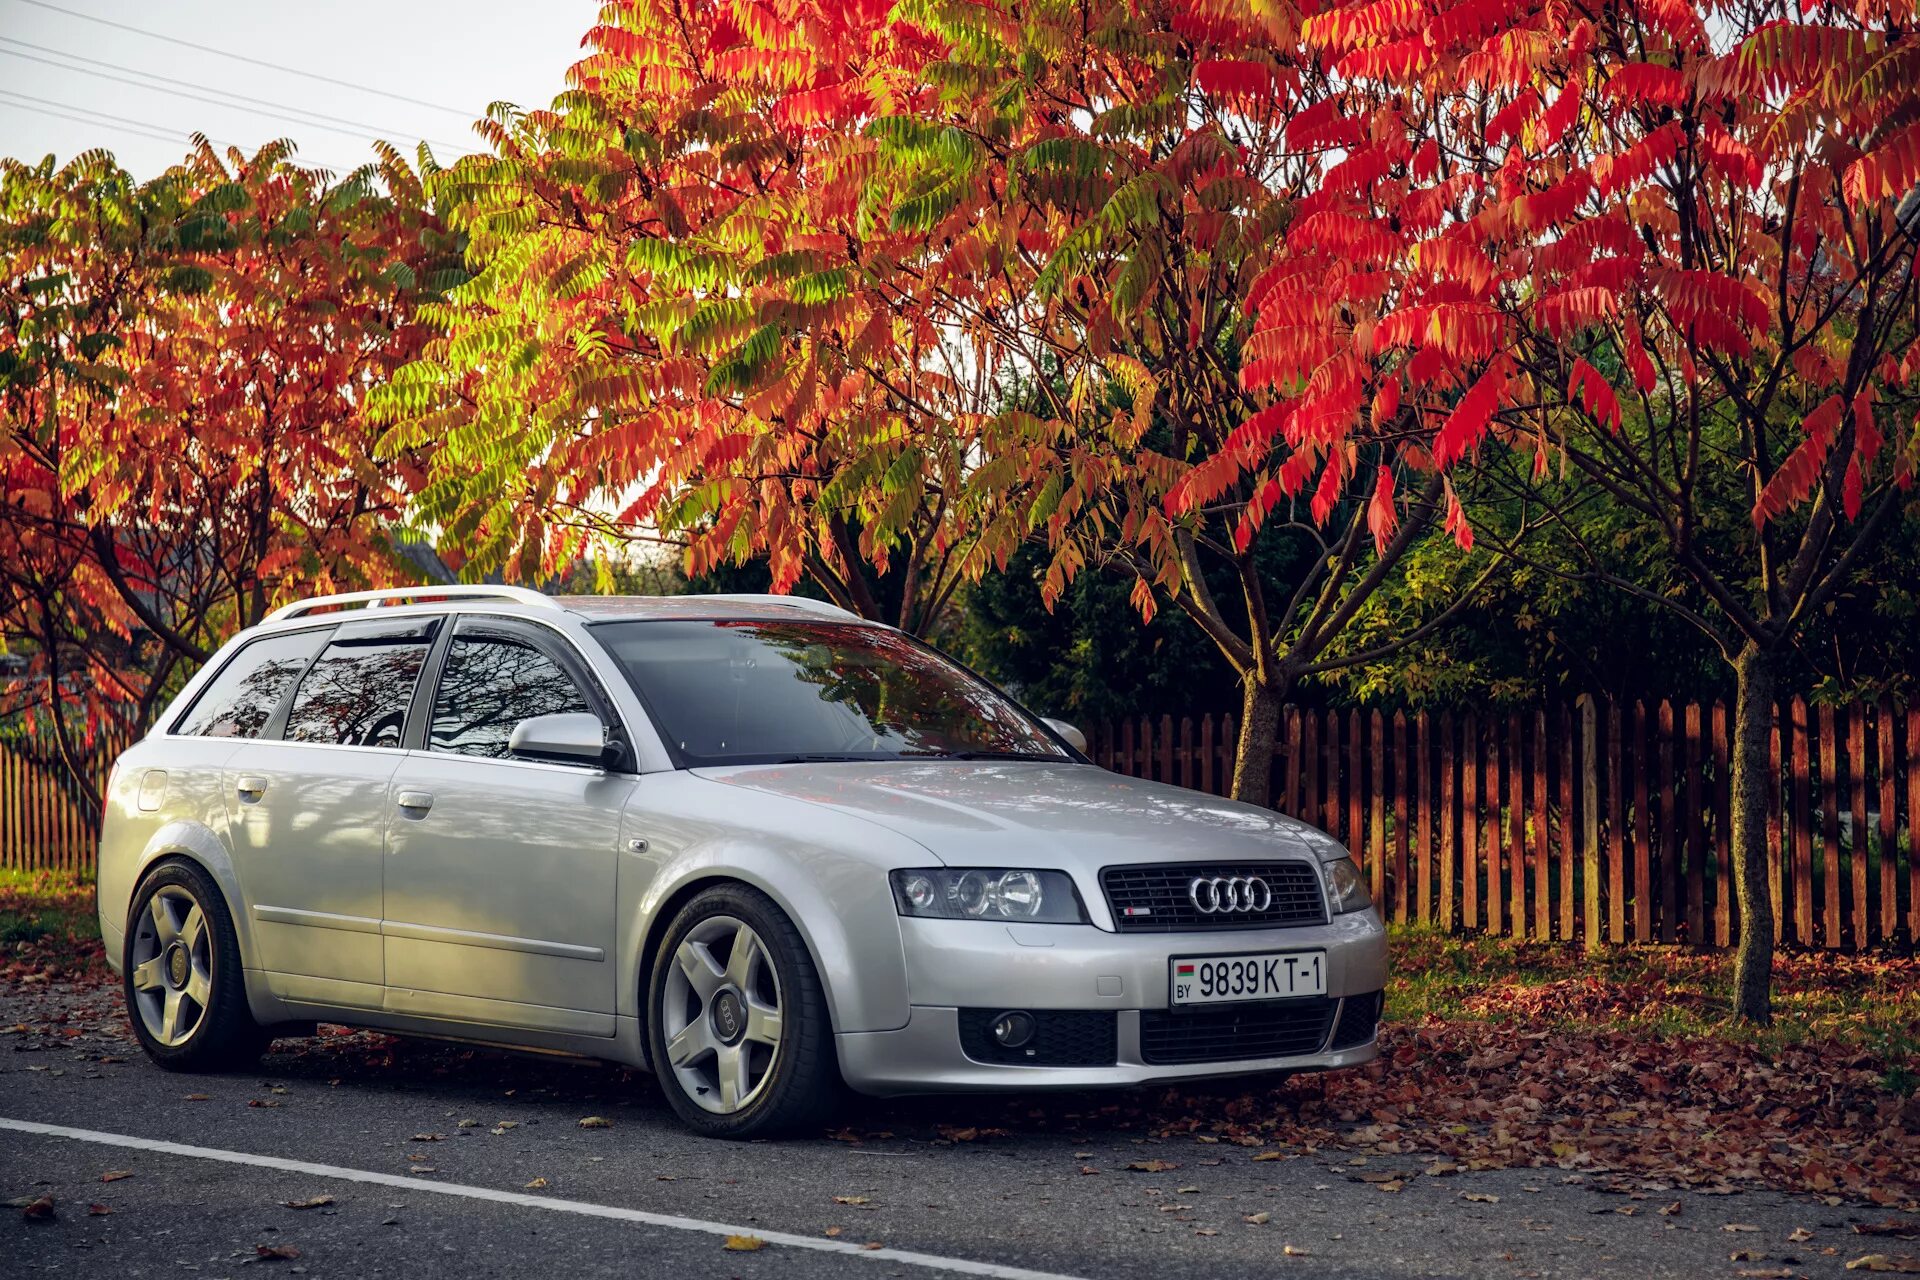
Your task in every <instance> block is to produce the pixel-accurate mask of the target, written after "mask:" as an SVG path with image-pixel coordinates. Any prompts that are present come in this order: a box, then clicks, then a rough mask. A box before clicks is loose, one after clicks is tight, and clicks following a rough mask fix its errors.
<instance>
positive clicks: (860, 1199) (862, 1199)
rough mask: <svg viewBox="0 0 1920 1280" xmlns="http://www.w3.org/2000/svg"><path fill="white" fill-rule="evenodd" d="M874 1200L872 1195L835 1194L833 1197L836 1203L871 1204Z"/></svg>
mask: <svg viewBox="0 0 1920 1280" xmlns="http://www.w3.org/2000/svg"><path fill="white" fill-rule="evenodd" d="M872 1201H873V1197H872V1196H835V1197H834V1198H833V1202H834V1203H835V1204H870V1203H872Z"/></svg>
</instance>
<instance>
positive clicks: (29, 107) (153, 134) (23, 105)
mask: <svg viewBox="0 0 1920 1280" xmlns="http://www.w3.org/2000/svg"><path fill="white" fill-rule="evenodd" d="M25 96H26V95H24V94H16V93H14V92H13V91H12V90H11V89H0V97H5V98H24V97H25ZM35 101H40V100H38V99H36V100H35ZM12 105H13V106H16V107H19V108H20V109H21V110H22V111H37V112H39V113H40V114H41V115H43V116H57V117H58V118H60V119H62V120H71V121H73V122H74V123H75V124H86V125H95V126H98V125H100V124H102V123H104V122H103V121H101V120H98V119H89V118H88V117H87V116H84V115H80V114H77V113H78V112H79V111H80V110H82V108H78V107H76V108H74V109H72V110H56V109H55V108H53V107H43V106H36V105H35V103H34V102H15V103H13V104H12ZM111 123H114V124H118V125H120V126H121V127H122V128H125V129H128V130H130V131H132V132H133V133H134V134H135V135H136V136H138V137H142V138H151V139H153V140H154V141H155V142H185V141H186V140H187V135H186V134H184V133H178V134H174V133H161V132H160V131H159V130H157V129H145V128H142V127H141V126H139V125H137V124H135V123H134V122H133V121H131V120H115V121H112V122H111Z"/></svg>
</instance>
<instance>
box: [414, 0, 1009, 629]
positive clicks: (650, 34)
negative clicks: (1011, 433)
mask: <svg viewBox="0 0 1920 1280" xmlns="http://www.w3.org/2000/svg"><path fill="white" fill-rule="evenodd" d="M888 9H889V5H888V4H887V3H883V2H880V0H862V2H861V3H855V4H844V3H838V2H834V3H822V2H820V0H753V2H732V0H641V2H640V3H634V4H627V5H618V6H609V7H608V8H607V9H606V10H605V11H604V13H603V15H602V17H603V21H602V22H601V23H600V25H598V26H596V27H594V28H593V30H591V31H590V32H589V33H588V34H587V37H586V40H585V45H586V48H587V53H586V56H585V57H584V58H583V59H582V60H581V62H580V63H578V64H577V65H576V66H575V67H574V68H573V69H572V71H571V73H570V77H569V78H570V83H571V84H572V88H571V89H570V90H569V91H568V92H566V93H564V94H562V95H561V96H560V97H559V98H557V99H556V100H555V101H554V103H553V105H552V106H551V108H549V109H545V110H537V111H531V112H527V113H524V114H521V113H514V112H503V113H502V114H500V115H499V116H497V117H496V118H495V119H493V120H491V121H489V122H488V124H487V127H488V128H489V129H490V131H491V141H492V143H493V147H494V152H495V154H493V155H489V156H471V157H467V158H466V159H463V160H462V161H460V162H459V163H458V164H456V165H454V166H453V167H452V168H451V169H449V170H448V171H447V172H446V173H444V174H443V175H440V176H439V177H438V178H436V179H435V182H434V189H435V191H436V192H437V193H438V194H439V195H440V196H442V197H443V198H444V200H445V202H446V205H447V207H448V209H449V211H450V216H451V217H452V218H453V220H454V221H455V222H456V224H457V225H458V226H459V227H460V228H461V229H462V230H463V231H464V232H465V233H466V234H467V235H468V237H469V249H468V261H469V263H470V265H471V267H472V269H473V271H474V275H475V278H474V281H473V283H472V284H471V285H470V286H468V287H466V288H465V289H463V290H461V291H460V292H459V293H458V294H457V295H456V296H455V298H454V299H453V304H452V305H451V306H449V307H447V308H445V309H444V311H443V312H442V313H441V314H442V317H443V318H444V319H445V321H446V324H447V329H446V334H445V337H444V338H443V339H441V340H439V341H436V342H434V343H433V344H432V345H431V346H430V347H429V348H428V349H427V351H426V352H425V353H424V355H423V357H422V358H421V359H420V360H419V361H418V362H417V363H416V364H414V365H413V366H412V367H410V368H409V369H407V370H405V371H403V372H402V374H401V375H400V376H399V377H398V378H397V379H395V381H394V382H393V384H392V385H390V386H388V387H386V388H383V389H382V390H381V391H380V392H379V393H378V396H377V398H376V403H377V411H378V413H379V414H380V415H381V416H382V418H383V419H384V420H385V421H387V422H388V423H389V424H391V426H390V429H389V432H388V435H387V447H389V448H398V449H411V448H419V449H430V450H431V451H432V467H433V478H432V483H431V484H429V485H428V487H427V488H426V489H425V490H424V491H423V493H422V495H421V502H420V507H419V511H420V514H421V517H422V518H423V519H424V520H426V521H429V522H431V523H433V524H434V525H435V526H436V527H437V528H439V529H440V530H441V531H442V534H443V537H444V538H445V539H446V541H447V542H448V543H450V544H453V545H455V546H457V547H459V548H460V550H461V551H462V553H463V554H464V556H465V566H464V570H463V571H464V572H468V573H471V574H478V573H488V572H503V573H505V574H508V575H509V576H514V577H521V578H529V579H533V580H540V579H542V578H544V577H546V576H549V575H550V574H552V573H553V572H555V571H556V570H557V569H558V568H560V567H562V566H564V565H566V564H567V563H569V562H571V561H572V560H573V559H574V558H575V557H576V556H577V555H578V554H579V553H580V552H581V551H582V550H583V549H585V548H588V547H590V546H593V545H595V544H601V545H605V544H609V543H611V544H615V545H618V544H622V543H627V542H632V541H638V540H646V539H660V540H664V541H666V542H669V543H671V544H673V545H676V546H679V547H682V548H683V549H684V551H685V555H686V564H687V569H688V571H689V572H690V573H691V574H692V575H695V576H697V575H699V574H701V573H703V572H706V571H707V570H709V569H712V568H714V567H715V566H717V565H722V564H727V563H738V562H742V561H745V560H748V559H760V558H764V560H765V561H766V563H767V565H768V567H769V569H770V571H771V574H772V578H773V585H774V588H775V590H779V591H785V590H788V589H790V588H791V587H793V586H794V585H795V584H796V583H797V582H798V581H799V580H800V579H801V578H802V577H805V578H807V579H809V580H811V581H812V582H813V583H814V584H815V585H817V586H818V587H819V588H821V589H822V590H824V592H825V593H826V594H827V595H828V596H829V598H831V599H833V600H834V601H835V602H837V603H839V604H841V605H843V606H845V607H846V608H848V609H850V610H852V611H854V612H856V613H858V614H860V615H862V616H865V617H869V618H873V619H876V620H880V621H886V622H890V623H894V624H897V625H899V626H902V627H903V628H905V629H907V630H909V631H912V632H916V633H920V632H924V631H926V630H928V629H929V628H930V627H932V625H933V624H934V622H935V620H936V619H937V618H938V617H939V616H940V614H941V611H942V610H943V609H944V608H945V607H946V605H947V603H948V602H949V601H950V600H951V599H952V597H953V593H954V592H955V591H956V590H957V589H958V588H959V586H960V585H961V584H963V583H964V582H965V581H967V580H968V579H970V578H973V577H976V576H978V574H979V573H980V572H982V571H983V570H984V569H985V568H986V567H988V566H990V565H991V564H994V563H1003V562H1004V559H1005V555H1006V553H1007V551H1009V550H1010V549H1011V548H1012V546H1013V545H1015V543H1016V542H1017V541H1018V538H1019V537H1020V535H1021V533H1022V532H1023V530H1022V529H1020V528H1018V527H1016V526H1015V525H1014V524H1013V523H1012V522H1011V520H1010V519H1009V518H1008V517H1007V515H1006V514H1005V513H1004V512H999V511H996V510H995V509H994V508H992V507H991V506H990V505H987V504H985V503H983V502H981V501H978V500H977V495H979V494H980V493H982V492H983V491H982V490H980V489H978V488H972V487H970V486H969V484H968V474H969V472H970V471H971V470H972V468H973V467H974V466H975V465H976V463H977V460H978V450H979V445H980V435H979V433H980V427H981V424H982V422H983V421H984V420H985V418H986V416H987V414H988V413H989V412H990V411H991V410H992V408H993V407H994V405H995V403H996V401H997V399H998V393H997V389H996V386H995V383H994V380H993V369H992V363H991V361H990V360H988V359H982V358H979V357H980V354H981V353H979V352H978V351H977V350H974V349H971V348H969V347H968V346H967V345H966V344H965V343H964V342H963V340H962V335H960V334H958V333H957V332H955V331H953V330H951V329H945V328H942V327H941V326H940V325H939V324H938V323H937V317H936V316H934V315H933V314H932V313H931V312H929V311H928V310H927V309H926V308H925V307H924V306H921V305H918V296H917V294H916V293H915V292H914V291H913V290H911V289H903V288H902V287H901V283H902V282H901V278H900V276H899V273H898V268H897V263H898V260H899V258H900V256H901V246H902V244H903V243H904V242H905V241H906V240H907V239H908V236H907V234H906V233H905V232H902V231H900V230H899V229H896V228H892V227H890V226H889V225H887V224H886V223H885V222H880V223H875V222H873V221H871V220H868V219H865V218H863V217H862V215H861V204H862V198H863V194H864V193H865V192H866V190H867V188H868V186H869V184H870V183H872V182H874V181H876V175H875V156H876V152H877V149H878V144H877V143H876V142H875V141H874V140H873V139H871V138H869V137H867V136H866V134H865V126H866V125H867V124H869V123H870V122H871V121H873V120H874V119H876V118H877V117H880V116H884V115H889V114H893V113H897V112H911V111H913V110H915V109H916V108H917V104H919V103H920V102H921V101H922V100H924V99H925V98H926V97H928V95H929V93H930V90H929V89H928V88H927V87H926V86H925V85H923V83H922V80H921V68H922V66H923V65H924V64H925V63H926V62H927V60H928V59H929V57H931V56H933V55H934V54H935V53H936V52H937V43H936V42H935V41H934V40H933V39H931V38H930V37H929V36H927V35H926V34H925V33H924V32H922V31H921V30H919V29H918V28H916V27H915V26H913V25H911V24H906V23H894V22H890V21H888Z"/></svg>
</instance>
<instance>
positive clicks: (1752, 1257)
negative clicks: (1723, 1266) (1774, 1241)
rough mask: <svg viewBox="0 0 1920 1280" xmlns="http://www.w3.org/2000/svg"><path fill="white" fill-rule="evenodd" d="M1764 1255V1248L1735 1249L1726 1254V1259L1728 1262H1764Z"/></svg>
mask: <svg viewBox="0 0 1920 1280" xmlns="http://www.w3.org/2000/svg"><path fill="white" fill-rule="evenodd" d="M1766 1257H1767V1254H1766V1251H1765V1250H1764V1249H1735V1250H1734V1251H1733V1252H1732V1253H1730V1254H1728V1255H1727V1261H1728V1262H1764V1261H1766Z"/></svg>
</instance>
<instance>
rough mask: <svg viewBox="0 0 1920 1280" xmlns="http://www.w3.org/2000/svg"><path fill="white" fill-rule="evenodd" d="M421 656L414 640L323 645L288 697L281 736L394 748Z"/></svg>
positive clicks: (420, 646) (423, 653) (403, 725)
mask: <svg viewBox="0 0 1920 1280" xmlns="http://www.w3.org/2000/svg"><path fill="white" fill-rule="evenodd" d="M343 630H344V628H343ZM426 657H427V645H426V644H425V643H423V642H422V641H419V640H414V639H405V640H398V641H389V640H377V641H373V642H366V641H354V642H350V643H346V644H342V643H340V642H338V641H336V642H335V643H333V644H330V645H328V646H327V651H326V652H325V653H323V654H321V655H320V660H319V661H317V662H315V663H314V664H313V667H312V669H311V670H309V671H308V672H307V674H306V676H305V678H303V679H302V680H301V681H300V692H298V693H296V694H295V695H294V696H293V709H292V710H291V711H289V712H288V713H287V731H286V739H287V741H289V742H326V743H337V744H340V745H343V746H356V747H398V746H399V745H400V736H401V732H402V731H403V730H404V729H405V728H406V725H407V705H408V704H409V703H410V702H412V700H413V686H414V683H415V682H416V681H417V680H419V678H420V668H421V666H422V664H424V663H425V661H426Z"/></svg>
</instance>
